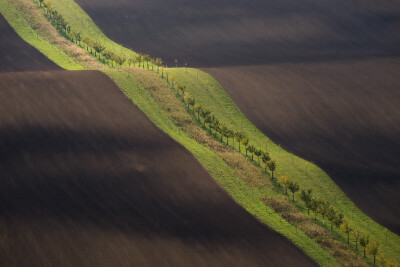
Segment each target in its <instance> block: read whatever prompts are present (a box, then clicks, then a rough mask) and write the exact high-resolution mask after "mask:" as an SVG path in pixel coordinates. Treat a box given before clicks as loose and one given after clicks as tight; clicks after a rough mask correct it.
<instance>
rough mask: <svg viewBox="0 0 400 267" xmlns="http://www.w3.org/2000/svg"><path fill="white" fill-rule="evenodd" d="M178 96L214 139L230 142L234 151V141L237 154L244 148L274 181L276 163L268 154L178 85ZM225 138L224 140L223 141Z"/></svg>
mask: <svg viewBox="0 0 400 267" xmlns="http://www.w3.org/2000/svg"><path fill="white" fill-rule="evenodd" d="M178 95H179V96H180V97H181V98H182V99H183V101H184V103H185V104H186V107H187V109H188V110H189V111H191V112H193V114H194V115H195V117H196V118H197V120H198V121H199V122H200V123H202V124H203V127H204V128H206V129H207V127H208V129H209V131H210V133H211V134H212V135H214V136H215V137H216V138H219V139H220V141H221V142H222V143H225V144H226V145H227V146H229V141H230V140H232V147H233V148H234V149H235V141H236V143H237V144H238V149H239V153H241V151H242V146H244V148H245V151H246V157H248V156H249V155H248V154H249V153H250V154H251V160H252V161H254V156H256V157H257V159H258V160H257V163H258V165H259V166H261V161H262V162H263V163H264V165H265V166H264V167H265V172H267V169H269V170H270V171H271V177H272V179H274V171H275V169H276V167H277V164H276V161H275V160H272V159H271V157H270V155H269V153H268V152H266V151H263V150H261V149H257V148H256V147H255V146H254V145H252V144H250V139H249V138H248V137H247V136H246V135H245V133H243V132H242V131H234V130H232V129H230V128H229V127H228V126H227V125H226V124H224V123H222V122H220V121H219V120H218V119H217V118H216V117H215V115H214V114H212V113H211V111H210V110H208V109H207V108H205V107H204V106H203V105H201V104H197V103H196V99H195V98H194V97H192V96H191V95H190V94H189V93H188V92H186V86H184V85H178ZM224 138H225V140H224Z"/></svg>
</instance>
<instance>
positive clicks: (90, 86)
mask: <svg viewBox="0 0 400 267" xmlns="http://www.w3.org/2000/svg"><path fill="white" fill-rule="evenodd" d="M0 101H1V105H0V174H1V175H0V248H1V249H0V261H1V265H2V266H134V265H137V266H142V265H150V266H161V265H162V266H164V265H172V266H182V265H184V266H191V265H196V266H198V265H210V266H230V265H238V266H257V265H260V266H309V265H310V266H312V265H315V264H314V263H313V262H312V261H311V260H310V259H309V258H308V257H307V256H305V255H304V254H303V253H302V252H301V251H300V250H299V249H297V248H296V247H295V246H294V245H293V244H291V243H290V242H289V241H288V240H286V239H285V238H283V237H282V236H281V235H279V234H277V233H276V232H274V231H272V230H269V229H268V228H266V227H265V226H264V225H262V224H261V223H259V222H258V221H257V220H255V219H254V218H253V217H252V216H251V215H249V214H248V213H247V212H246V211H245V210H244V209H243V208H241V207H240V206H239V205H237V204H236V203H235V202H234V201H233V200H232V199H231V198H230V197H229V196H228V195H227V194H226V193H225V192H224V191H223V190H222V189H221V188H220V187H219V186H218V185H217V184H216V183H215V181H214V180H213V178H212V177H210V175H209V174H208V173H207V172H206V171H205V170H204V169H203V167H202V166H201V165H200V164H199V162H198V161H197V160H195V158H194V157H193V156H192V155H191V154H190V153H189V152H188V151H187V150H185V149H184V148H183V147H182V146H180V145H178V144H177V143H175V142H174V141H173V140H172V139H171V138H170V137H168V136H167V135H166V134H164V133H163V132H161V131H160V130H159V129H158V128H156V127H155V126H154V125H153V124H152V123H151V122H150V121H149V120H148V119H147V118H146V116H145V115H144V114H142V112H141V111H140V110H139V109H138V108H136V107H135V106H134V105H133V104H132V103H131V102H130V101H129V100H128V99H127V98H126V97H125V96H124V95H123V93H122V92H121V91H120V90H119V89H118V88H117V87H116V86H115V84H114V83H113V82H112V81H111V80H110V79H109V78H108V77H107V76H105V75H104V74H102V73H100V72H96V71H80V72H64V71H62V72H36V73H35V72H22V73H3V74H0Z"/></svg>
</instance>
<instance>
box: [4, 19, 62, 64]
mask: <svg viewBox="0 0 400 267" xmlns="http://www.w3.org/2000/svg"><path fill="white" fill-rule="evenodd" d="M0 40H1V41H0V72H12V71H34V70H60V69H61V68H60V67H59V66H57V65H56V64H55V63H53V62H52V61H50V60H49V59H48V58H46V57H45V56H44V55H43V54H42V53H40V52H39V51H38V50H36V48H34V47H32V46H31V45H29V44H28V43H26V42H25V41H24V40H22V39H21V38H20V37H19V36H18V34H17V33H16V32H15V31H14V30H13V28H11V26H10V25H9V24H8V23H7V21H6V20H5V19H4V17H3V15H1V14H0Z"/></svg>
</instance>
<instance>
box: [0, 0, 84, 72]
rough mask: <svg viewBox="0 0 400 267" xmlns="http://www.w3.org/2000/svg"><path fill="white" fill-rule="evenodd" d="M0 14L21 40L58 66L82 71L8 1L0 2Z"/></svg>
mask: <svg viewBox="0 0 400 267" xmlns="http://www.w3.org/2000/svg"><path fill="white" fill-rule="evenodd" d="M0 12H1V13H2V14H3V16H4V18H5V19H6V20H7V22H8V23H9V24H10V26H11V27H12V28H13V29H14V31H15V32H16V33H17V34H18V35H19V36H20V37H21V39H23V40H24V41H25V42H27V43H28V44H30V45H32V46H33V47H35V48H36V49H37V50H39V51H40V52H41V53H42V54H44V55H45V56H46V57H47V58H49V59H50V60H51V61H53V62H54V63H56V64H57V65H58V66H60V67H61V68H63V69H66V70H83V69H84V68H83V67H82V66H81V65H80V64H78V63H76V62H75V60H73V59H72V58H70V57H69V56H68V55H67V54H65V53H64V52H63V51H61V50H59V49H58V48H57V47H55V46H54V45H52V44H50V43H49V42H47V41H46V40H44V39H43V38H42V37H41V36H40V35H39V34H38V33H37V32H36V31H35V30H34V29H32V28H31V27H30V26H29V23H28V22H27V21H26V20H25V19H24V18H23V17H22V16H20V15H19V14H18V11H17V10H16V9H15V8H14V7H13V6H12V5H11V4H10V3H9V2H8V1H6V0H0Z"/></svg>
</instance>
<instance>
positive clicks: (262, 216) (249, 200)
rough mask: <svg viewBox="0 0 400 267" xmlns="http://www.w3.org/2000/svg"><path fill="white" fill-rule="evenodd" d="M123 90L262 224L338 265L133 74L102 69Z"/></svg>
mask: <svg viewBox="0 0 400 267" xmlns="http://www.w3.org/2000/svg"><path fill="white" fill-rule="evenodd" d="M103 72H104V73H105V74H107V75H108V76H109V77H110V78H111V79H113V80H114V81H115V82H116V84H117V85H118V86H119V87H120V88H121V89H122V90H123V91H124V93H125V94H126V96H127V97H128V98H129V99H130V100H131V101H132V102H133V104H135V105H136V106H137V107H138V108H139V109H141V110H142V111H143V112H144V114H145V115H146V116H147V117H148V118H149V119H150V120H151V121H152V122H153V123H154V124H155V125H156V126H157V127H158V128H160V129H161V130H163V131H164V132H165V133H167V134H168V135H169V136H171V137H172V138H173V139H174V140H175V141H177V142H178V143H180V144H181V145H183V146H184V147H185V148H186V149H187V150H188V151H189V152H191V153H192V154H193V155H194V156H195V157H196V158H197V160H199V162H200V163H201V164H202V165H203V166H204V168H205V169H206V170H207V171H208V172H209V173H210V174H211V176H212V177H213V178H214V179H215V180H216V181H217V182H218V183H219V184H220V185H221V187H223V188H224V189H225V190H226V191H227V192H228V194H229V195H230V196H231V197H232V198H233V199H234V200H235V201H236V202H237V203H239V204H240V205H241V206H243V207H244V208H245V209H246V210H247V211H248V212H249V213H251V214H252V215H253V216H255V217H257V218H258V219H259V220H260V221H261V222H263V223H264V224H266V225H268V226H270V227H271V228H272V229H274V230H275V231H277V232H279V233H281V234H282V235H284V236H285V237H287V238H288V239H289V240H290V241H292V242H293V243H294V244H295V245H296V246H298V247H299V248H300V249H302V250H303V251H304V252H305V253H306V254H307V255H309V256H310V257H311V258H313V259H314V260H315V261H316V262H317V263H318V264H320V265H322V266H338V265H339V264H338V263H337V262H336V260H335V259H334V258H333V257H331V256H330V255H329V253H328V252H327V251H325V250H324V249H322V248H321V247H320V246H319V245H318V243H317V242H316V241H315V240H312V239H310V238H309V237H308V236H306V235H305V234H304V233H303V232H301V231H297V230H296V228H295V227H294V226H293V225H291V224H289V223H288V222H287V221H286V220H284V219H283V218H282V217H281V216H280V215H279V214H277V213H275V211H273V210H272V209H271V208H270V207H268V206H266V205H265V204H264V203H263V202H262V201H261V200H260V199H259V195H258V194H254V190H253V189H252V188H251V187H250V186H248V185H247V184H246V183H245V182H244V181H242V180H241V179H240V177H239V176H238V175H237V174H236V173H235V172H234V170H232V168H230V167H229V166H228V165H227V164H226V163H225V161H224V160H223V159H222V158H220V157H219V156H218V155H217V154H216V153H215V152H213V151H211V150H210V149H208V148H206V147H205V146H203V145H200V144H199V143H198V142H197V141H195V140H193V139H191V138H190V137H188V136H187V135H186V134H184V133H183V132H182V131H180V130H179V128H178V127H177V126H176V125H175V124H174V123H173V122H172V121H171V120H170V118H169V116H168V115H167V114H166V113H165V111H164V110H163V109H159V106H158V104H157V103H156V102H155V100H154V99H153V98H152V97H151V96H150V95H149V94H148V93H147V92H146V89H145V88H143V87H142V86H141V84H140V83H139V82H138V80H136V79H135V78H134V77H133V76H132V75H129V76H128V75H127V73H126V72H123V71H118V70H111V69H110V70H103Z"/></svg>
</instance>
